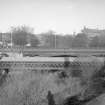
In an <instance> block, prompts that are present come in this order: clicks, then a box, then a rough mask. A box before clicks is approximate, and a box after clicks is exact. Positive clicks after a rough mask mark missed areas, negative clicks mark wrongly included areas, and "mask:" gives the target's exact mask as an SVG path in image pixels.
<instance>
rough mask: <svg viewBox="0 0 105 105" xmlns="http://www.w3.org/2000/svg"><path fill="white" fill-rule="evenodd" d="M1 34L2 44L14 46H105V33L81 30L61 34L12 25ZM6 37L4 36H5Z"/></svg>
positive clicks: (0, 40)
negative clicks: (89, 32) (36, 32)
mask: <svg viewBox="0 0 105 105" xmlns="http://www.w3.org/2000/svg"><path fill="white" fill-rule="evenodd" d="M5 34H6V37H4V34H2V33H1V34H0V42H1V43H0V45H1V46H2V45H5V44H6V45H8V46H9V44H10V43H11V44H12V47H16V46H18V47H34V48H65V49H66V48H105V35H104V34H102V35H100V36H99V35H97V36H96V35H95V36H93V37H89V36H88V35H87V34H86V33H83V32H80V33H77V34H75V35H69V34H66V35H61V34H56V33H55V32H54V31H51V30H50V31H48V32H45V33H40V34H34V32H33V28H31V27H28V26H20V27H12V28H11V30H10V32H7V33H5ZM3 37H4V38H3Z"/></svg>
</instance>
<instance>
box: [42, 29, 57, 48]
mask: <svg viewBox="0 0 105 105" xmlns="http://www.w3.org/2000/svg"><path fill="white" fill-rule="evenodd" d="M41 36H42V39H43V41H44V43H43V46H44V47H47V48H55V47H56V42H55V41H56V38H55V37H56V34H55V32H54V31H52V30H50V31H48V32H46V33H42V35H41Z"/></svg>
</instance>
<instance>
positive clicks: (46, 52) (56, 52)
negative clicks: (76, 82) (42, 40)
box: [0, 48, 105, 56]
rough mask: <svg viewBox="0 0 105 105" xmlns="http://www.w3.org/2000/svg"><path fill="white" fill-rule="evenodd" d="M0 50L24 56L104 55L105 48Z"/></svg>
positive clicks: (0, 50)
mask: <svg viewBox="0 0 105 105" xmlns="http://www.w3.org/2000/svg"><path fill="white" fill-rule="evenodd" d="M0 52H5V53H6V52H7V53H8V52H17V53H23V55H24V56H27V55H31V56H35V55H36V56H60V55H67V56H94V55H95V56H105V49H35V48H3V49H0Z"/></svg>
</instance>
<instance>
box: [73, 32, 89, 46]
mask: <svg viewBox="0 0 105 105" xmlns="http://www.w3.org/2000/svg"><path fill="white" fill-rule="evenodd" d="M88 41H89V39H88V37H87V35H85V34H84V33H79V34H77V35H76V36H75V37H74V39H73V42H72V47H76V48H86V47H88Z"/></svg>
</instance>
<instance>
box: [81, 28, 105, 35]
mask: <svg viewBox="0 0 105 105" xmlns="http://www.w3.org/2000/svg"><path fill="white" fill-rule="evenodd" d="M81 32H82V33H84V34H86V35H88V36H89V37H94V36H99V35H105V29H103V30H100V29H90V28H86V27H84V28H83V29H82V30H81Z"/></svg>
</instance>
